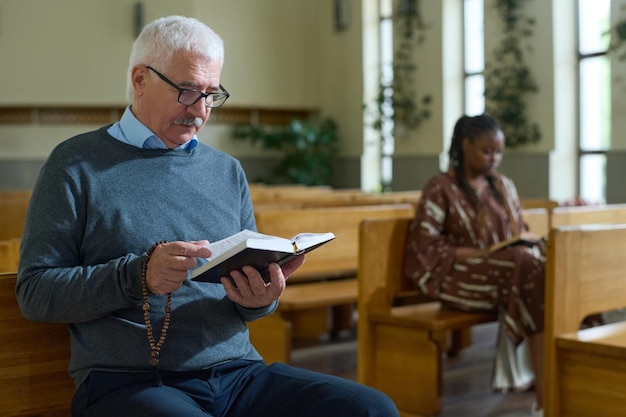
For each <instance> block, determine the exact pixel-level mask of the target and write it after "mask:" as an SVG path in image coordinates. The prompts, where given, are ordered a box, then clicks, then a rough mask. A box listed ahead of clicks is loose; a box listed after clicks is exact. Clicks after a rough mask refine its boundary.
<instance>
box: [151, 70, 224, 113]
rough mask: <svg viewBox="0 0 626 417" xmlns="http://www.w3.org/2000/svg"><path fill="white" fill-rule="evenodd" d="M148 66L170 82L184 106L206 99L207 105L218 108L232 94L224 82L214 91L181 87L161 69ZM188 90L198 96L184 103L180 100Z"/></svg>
mask: <svg viewBox="0 0 626 417" xmlns="http://www.w3.org/2000/svg"><path fill="white" fill-rule="evenodd" d="M146 68H148V69H149V70H150V71H152V72H154V73H155V74H156V75H157V76H158V77H159V78H160V79H162V80H163V81H165V82H166V83H168V84H169V85H170V86H172V87H173V88H175V89H176V90H177V91H178V102H179V103H180V104H182V105H183V106H193V105H194V104H196V103H197V102H198V101H199V100H200V99H205V100H204V103H205V106H206V107H209V108H211V109H217V108H218V107H222V105H223V104H224V103H226V100H228V97H230V94H229V93H228V91H226V89H225V88H224V86H223V85H222V84H220V91H216V92H213V93H203V92H202V91H198V90H194V89H193V88H182V87H179V86H178V85H176V83H174V82H173V81H172V80H170V79H169V78H167V77H166V76H165V75H163V74H161V73H160V72H159V71H157V70H155V69H154V68H152V67H151V66H150V65H146ZM187 91H190V92H193V93H196V94H197V95H198V97H197V98H196V99H195V100H194V101H193V102H192V103H184V102H182V101H181V100H180V98H181V97H182V95H183V94H184V93H186V92H187ZM209 96H210V97H211V104H208V103H209V102H208V101H207V100H206V98H207V97H209ZM222 97H223V98H222ZM216 98H217V100H216ZM215 102H217V103H218V104H217V105H215V104H214V103H215Z"/></svg>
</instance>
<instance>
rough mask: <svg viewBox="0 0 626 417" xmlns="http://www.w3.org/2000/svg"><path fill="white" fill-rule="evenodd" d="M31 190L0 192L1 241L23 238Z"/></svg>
mask: <svg viewBox="0 0 626 417" xmlns="http://www.w3.org/2000/svg"><path fill="white" fill-rule="evenodd" d="M30 195H31V191H30V190H18V191H3V192H0V240H5V239H14V238H21V237H22V232H23V231H24V222H25V220H26V210H27V209H28V202H29V201H30Z"/></svg>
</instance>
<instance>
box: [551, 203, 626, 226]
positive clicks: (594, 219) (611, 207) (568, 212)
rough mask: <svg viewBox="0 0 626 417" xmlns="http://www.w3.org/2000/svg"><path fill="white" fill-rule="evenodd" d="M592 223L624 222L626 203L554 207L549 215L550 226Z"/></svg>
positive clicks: (625, 221) (625, 220)
mask: <svg viewBox="0 0 626 417" xmlns="http://www.w3.org/2000/svg"><path fill="white" fill-rule="evenodd" d="M594 223H606V224H619V223H626V204H604V205H600V206H571V207H556V208H554V209H552V213H551V216H550V227H560V226H568V225H569V226H575V225H581V224H594Z"/></svg>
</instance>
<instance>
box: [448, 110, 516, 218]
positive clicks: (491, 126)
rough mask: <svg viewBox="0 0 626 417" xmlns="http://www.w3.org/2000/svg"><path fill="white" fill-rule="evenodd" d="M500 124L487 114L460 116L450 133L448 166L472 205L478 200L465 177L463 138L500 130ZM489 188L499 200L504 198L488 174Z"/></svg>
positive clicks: (471, 137)
mask: <svg viewBox="0 0 626 417" xmlns="http://www.w3.org/2000/svg"><path fill="white" fill-rule="evenodd" d="M500 130H502V129H501V128H500V125H499V124H498V122H497V121H496V120H495V119H494V118H493V117H491V116H489V115H488V114H481V115H478V116H472V117H470V116H465V115H464V116H462V117H461V118H460V119H459V120H458V121H457V122H456V125H454V132H453V134H452V142H451V143H450V149H449V151H448V157H449V160H450V166H449V168H450V169H452V170H453V171H454V173H455V174H456V178H457V180H458V181H459V185H460V186H461V188H462V189H463V190H464V191H465V192H466V193H467V195H468V196H469V198H470V201H471V202H472V204H473V205H474V207H478V206H479V205H480V200H479V199H478V196H477V195H476V192H475V191H474V190H473V189H472V187H470V185H469V182H468V181H467V178H466V177H465V170H464V169H463V164H464V161H465V155H464V153H463V139H469V141H470V142H473V141H474V139H475V138H476V137H477V136H479V135H480V134H482V133H485V132H494V131H500ZM487 181H488V183H489V188H490V189H491V190H492V191H493V192H494V194H495V195H496V198H497V199H498V200H500V201H503V200H504V197H503V196H502V193H501V192H500V190H498V189H497V187H496V186H495V184H494V179H493V178H492V177H491V176H489V177H488V178H487Z"/></svg>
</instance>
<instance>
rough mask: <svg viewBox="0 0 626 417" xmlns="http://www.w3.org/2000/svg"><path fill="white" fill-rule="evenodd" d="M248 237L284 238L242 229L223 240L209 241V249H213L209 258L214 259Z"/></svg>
mask: <svg viewBox="0 0 626 417" xmlns="http://www.w3.org/2000/svg"><path fill="white" fill-rule="evenodd" d="M246 239H282V238H277V237H275V236H270V235H264V234H263V233H258V232H253V231H252V230H248V229H245V230H242V231H241V232H239V233H235V234H234V235H231V236H228V237H227V238H224V239H222V240H218V241H217V242H209V249H211V257H210V258H207V259H208V260H213V259H215V258H216V257H218V256H220V255H221V254H222V253H224V252H226V251H227V250H228V249H230V248H232V247H233V246H236V245H238V244H239V243H241V242H243V241H245V240H246Z"/></svg>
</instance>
